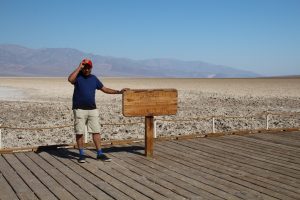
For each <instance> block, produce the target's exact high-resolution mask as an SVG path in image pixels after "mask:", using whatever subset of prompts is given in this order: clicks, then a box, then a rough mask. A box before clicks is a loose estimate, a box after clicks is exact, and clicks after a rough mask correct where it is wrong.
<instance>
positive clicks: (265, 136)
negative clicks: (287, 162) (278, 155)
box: [249, 134, 300, 148]
mask: <svg viewBox="0 0 300 200" xmlns="http://www.w3.org/2000/svg"><path fill="white" fill-rule="evenodd" d="M274 135H275V134H274ZM272 136H273V135H272ZM249 137H251V138H256V139H261V140H264V141H269V142H273V143H276V144H282V145H286V146H289V147H296V148H298V147H300V146H299V143H298V141H295V142H294V143H291V141H286V140H282V139H281V138H276V137H272V138H270V136H269V135H268V134H257V135H251V136H249Z"/></svg>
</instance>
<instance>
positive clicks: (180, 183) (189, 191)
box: [114, 152, 223, 199]
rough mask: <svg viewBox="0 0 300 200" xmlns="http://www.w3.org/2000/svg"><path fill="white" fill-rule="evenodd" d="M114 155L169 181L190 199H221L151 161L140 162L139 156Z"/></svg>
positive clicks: (160, 178) (121, 153)
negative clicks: (174, 175) (158, 167)
mask: <svg viewBox="0 0 300 200" xmlns="http://www.w3.org/2000/svg"><path fill="white" fill-rule="evenodd" d="M114 155H115V156H116V157H117V158H119V159H123V160H124V161H125V162H127V163H131V164H134V166H135V167H136V168H140V169H141V170H143V171H145V172H147V173H149V174H150V176H152V177H153V178H154V179H155V180H164V181H166V182H168V183H169V184H167V185H168V186H169V187H171V188H173V187H175V188H179V190H177V189H176V192H180V194H182V195H187V196H188V197H190V199H197V198H198V199H223V198H222V197H219V196H216V195H214V194H211V193H209V192H207V191H205V190H203V189H200V188H199V187H196V186H194V185H192V184H190V183H189V182H188V181H185V180H182V179H181V180H180V179H178V178H176V177H173V176H170V175H169V174H167V173H166V170H165V169H163V170H161V169H157V167H156V165H155V164H153V163H142V162H141V158H137V157H136V156H135V155H132V154H130V153H126V152H118V153H116V154H114ZM180 188H181V189H180ZM195 195H196V196H195Z"/></svg>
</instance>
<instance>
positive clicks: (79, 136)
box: [76, 134, 85, 163]
mask: <svg viewBox="0 0 300 200" xmlns="http://www.w3.org/2000/svg"><path fill="white" fill-rule="evenodd" d="M76 142H77V146H78V150H79V160H78V161H79V162H80V163H84V162H85V155H84V148H83V134H76Z"/></svg>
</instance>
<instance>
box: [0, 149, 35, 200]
mask: <svg viewBox="0 0 300 200" xmlns="http://www.w3.org/2000/svg"><path fill="white" fill-rule="evenodd" d="M0 171H1V173H2V175H3V176H4V177H5V179H6V180H7V182H8V183H9V185H11V187H12V188H13V189H14V191H15V192H16V195H17V196H18V198H20V199H28V200H31V199H38V198H37V196H36V195H35V194H34V192H33V191H32V190H31V189H30V188H29V187H28V186H27V185H26V183H24V181H23V180H22V179H21V178H20V176H19V175H18V174H17V173H16V172H15V171H14V170H13V169H12V168H11V166H10V165H9V164H8V163H7V162H6V160H5V159H4V157H3V156H1V155H0Z"/></svg>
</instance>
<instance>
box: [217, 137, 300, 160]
mask: <svg viewBox="0 0 300 200" xmlns="http://www.w3.org/2000/svg"><path fill="white" fill-rule="evenodd" d="M244 138H246V137H244ZM220 139H221V138H220ZM218 141H219V140H218ZM220 141H222V142H223V143H226V144H229V145H235V146H237V147H242V148H247V149H249V150H252V151H255V152H257V153H262V154H264V155H267V156H269V157H274V158H279V159H282V160H285V161H287V162H292V163H297V164H300V153H298V154H299V155H298V154H297V153H296V154H295V153H290V151H288V150H283V149H278V148H274V147H272V146H270V145H266V144H264V145H261V144H259V143H253V142H251V141H248V140H246V139H242V138H236V137H235V136H228V137H226V139H221V140H220Z"/></svg>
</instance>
